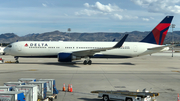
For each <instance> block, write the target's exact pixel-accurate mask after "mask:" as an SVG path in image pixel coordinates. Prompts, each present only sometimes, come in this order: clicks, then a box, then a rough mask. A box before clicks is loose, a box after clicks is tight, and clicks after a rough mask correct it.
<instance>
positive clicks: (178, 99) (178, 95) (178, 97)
mask: <svg viewBox="0 0 180 101" xmlns="http://www.w3.org/2000/svg"><path fill="white" fill-rule="evenodd" d="M177 95H178V98H177V101H180V100H179V93H178V94H177Z"/></svg>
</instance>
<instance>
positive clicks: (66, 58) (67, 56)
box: [58, 53, 81, 62]
mask: <svg viewBox="0 0 180 101" xmlns="http://www.w3.org/2000/svg"><path fill="white" fill-rule="evenodd" d="M79 59H81V57H77V56H73V55H72V53H59V54H58V61H59V62H72V60H79Z"/></svg>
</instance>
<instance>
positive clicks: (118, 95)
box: [91, 90, 159, 101]
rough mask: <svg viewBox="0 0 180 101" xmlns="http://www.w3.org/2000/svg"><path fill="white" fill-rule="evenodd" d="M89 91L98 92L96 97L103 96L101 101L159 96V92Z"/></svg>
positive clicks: (134, 100) (139, 100) (147, 99)
mask: <svg viewBox="0 0 180 101" xmlns="http://www.w3.org/2000/svg"><path fill="white" fill-rule="evenodd" d="M91 93H98V97H99V98H103V101H109V100H121V101H156V99H155V96H159V93H151V92H132V91H104V90H96V91H91Z"/></svg>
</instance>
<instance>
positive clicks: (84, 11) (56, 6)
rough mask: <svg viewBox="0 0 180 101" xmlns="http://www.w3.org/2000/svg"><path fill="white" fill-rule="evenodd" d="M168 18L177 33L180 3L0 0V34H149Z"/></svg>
mask: <svg viewBox="0 0 180 101" xmlns="http://www.w3.org/2000/svg"><path fill="white" fill-rule="evenodd" d="M167 15H174V16H175V17H174V19H173V23H174V24H176V28H175V29H174V30H179V28H180V27H179V25H180V21H179V18H180V0H98V1H97V0H0V34H2V33H15V34H17V35H19V36H23V35H26V34H30V33H43V32H51V31H55V30H59V31H63V32H66V31H67V29H68V28H71V30H72V32H129V31H150V30H152V29H153V28H154V27H155V26H156V25H157V24H158V23H159V22H160V21H161V20H162V19H163V18H164V17H165V16H167ZM170 31H171V30H170Z"/></svg>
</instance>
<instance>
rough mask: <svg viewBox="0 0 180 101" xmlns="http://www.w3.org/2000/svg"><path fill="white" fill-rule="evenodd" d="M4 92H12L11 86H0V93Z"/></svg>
mask: <svg viewBox="0 0 180 101" xmlns="http://www.w3.org/2000/svg"><path fill="white" fill-rule="evenodd" d="M4 91H12V87H11V86H0V92H4Z"/></svg>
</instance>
